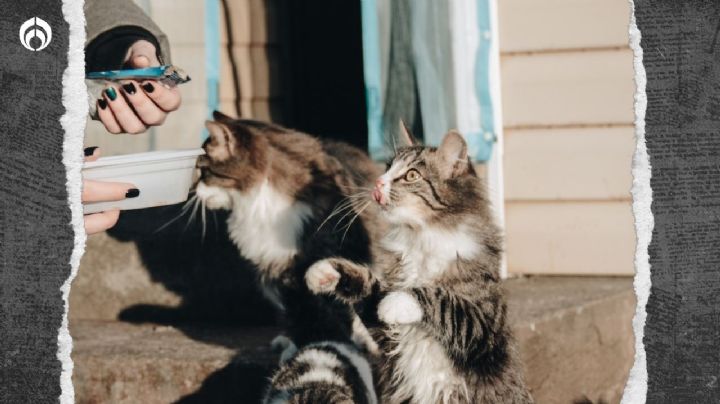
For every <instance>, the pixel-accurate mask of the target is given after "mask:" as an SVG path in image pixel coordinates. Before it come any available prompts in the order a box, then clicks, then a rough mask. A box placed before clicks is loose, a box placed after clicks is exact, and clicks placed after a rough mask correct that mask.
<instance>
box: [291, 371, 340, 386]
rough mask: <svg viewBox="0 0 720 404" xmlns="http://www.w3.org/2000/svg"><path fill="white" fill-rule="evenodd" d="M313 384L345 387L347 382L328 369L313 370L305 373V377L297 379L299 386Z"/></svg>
mask: <svg viewBox="0 0 720 404" xmlns="http://www.w3.org/2000/svg"><path fill="white" fill-rule="evenodd" d="M313 382H318V383H327V384H334V385H336V386H344V385H345V382H344V381H343V380H342V378H340V376H338V375H336V374H335V372H333V371H332V369H328V368H319V369H312V370H310V371H308V372H307V373H303V375H302V376H300V377H298V379H297V383H298V384H305V383H313Z"/></svg>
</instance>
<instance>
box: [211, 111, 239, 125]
mask: <svg viewBox="0 0 720 404" xmlns="http://www.w3.org/2000/svg"><path fill="white" fill-rule="evenodd" d="M213 119H214V120H216V121H219V122H226V123H228V122H232V121H234V120H235V118H233V117H231V116H230V115H225V114H223V113H222V112H220V111H213Z"/></svg>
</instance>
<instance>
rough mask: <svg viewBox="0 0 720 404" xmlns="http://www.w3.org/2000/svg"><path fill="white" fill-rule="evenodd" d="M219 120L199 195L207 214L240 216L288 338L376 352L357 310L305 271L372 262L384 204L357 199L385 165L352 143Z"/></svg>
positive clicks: (202, 164)
mask: <svg viewBox="0 0 720 404" xmlns="http://www.w3.org/2000/svg"><path fill="white" fill-rule="evenodd" d="M214 118H215V120H214V121H208V122H207V123H206V126H207V128H208V131H209V135H210V136H209V137H208V139H207V140H206V141H205V143H204V144H203V148H204V149H205V152H206V154H205V155H204V156H201V157H200V158H199V159H198V168H199V169H200V179H199V181H198V184H197V187H196V196H197V198H198V199H199V200H200V201H201V202H202V203H203V208H209V209H227V210H230V211H231V212H230V215H229V218H228V231H229V233H230V238H231V239H232V240H233V242H234V243H235V244H236V245H237V247H238V248H239V250H240V253H241V254H242V255H243V256H244V257H245V258H247V259H249V260H250V261H252V262H253V263H254V264H255V265H256V266H257V269H258V274H259V280H260V283H261V285H262V288H263V291H264V292H265V294H266V295H267V297H268V298H269V299H270V300H271V301H273V302H274V303H275V304H276V305H277V307H278V308H279V309H280V310H281V311H282V313H283V314H284V316H283V318H284V319H285V326H286V332H287V334H288V336H289V337H290V338H291V339H292V340H293V341H294V342H295V343H296V344H297V345H298V346H300V347H303V346H305V345H306V344H308V343H311V342H317V341H321V340H330V341H345V340H348V338H350V337H352V338H353V340H354V341H356V342H358V343H359V344H360V345H362V346H364V347H365V348H366V349H367V350H369V351H371V352H372V351H375V350H376V349H377V347H376V345H375V343H374V341H373V340H372V339H371V338H370V336H369V334H368V332H367V329H366V328H365V327H364V326H363V323H362V322H360V321H359V319H358V317H357V316H356V315H355V314H354V313H355V311H354V310H353V309H352V308H351V307H350V306H349V305H347V304H345V303H343V302H339V301H337V300H336V299H332V298H329V297H327V296H316V295H314V294H312V293H310V291H309V290H308V289H307V286H306V284H305V282H304V275H305V271H306V270H307V268H308V267H309V266H310V265H311V264H313V263H315V262H316V261H318V260H321V259H323V258H327V257H333V256H340V257H344V258H347V259H349V260H352V261H354V262H365V263H368V262H369V261H370V258H371V256H370V245H371V239H372V229H373V228H374V225H373V222H372V217H374V216H376V213H375V214H373V213H372V211H373V210H374V209H376V208H375V207H374V206H372V205H371V204H368V203H366V204H365V205H364V206H359V205H358V204H356V203H354V202H355V201H354V200H353V199H352V194H354V193H357V192H358V190H359V189H367V188H368V187H369V186H370V185H371V182H372V178H374V177H375V176H376V175H377V174H378V172H377V171H378V170H377V168H376V166H375V165H374V164H373V162H372V161H371V160H370V159H369V157H368V156H367V155H366V154H365V153H363V152H362V151H360V150H358V149H356V148H354V147H351V146H349V145H347V144H344V143H340V142H334V141H320V140H318V139H316V138H314V137H312V136H309V135H306V134H304V133H300V132H297V131H293V130H290V129H286V128H284V127H281V126H278V125H274V124H269V123H264V122H259V121H253V120H247V119H233V118H230V117H228V116H225V115H223V114H221V113H219V112H215V114H214ZM348 197H350V199H348ZM338 207H340V208H341V209H340V212H339V213H338V210H337V208H338Z"/></svg>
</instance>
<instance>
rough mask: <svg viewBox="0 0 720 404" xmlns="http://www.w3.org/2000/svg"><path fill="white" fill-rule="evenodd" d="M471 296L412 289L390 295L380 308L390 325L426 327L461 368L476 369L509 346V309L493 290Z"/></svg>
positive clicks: (382, 315)
mask: <svg viewBox="0 0 720 404" xmlns="http://www.w3.org/2000/svg"><path fill="white" fill-rule="evenodd" d="M473 290H474V293H472V294H468V295H465V294H462V293H457V292H455V291H453V290H448V289H444V288H437V287H435V288H433V287H430V288H413V289H409V290H406V291H397V292H392V293H390V294H388V295H387V296H386V297H385V298H384V299H383V300H382V301H381V302H380V305H379V307H378V317H379V318H380V320H381V321H383V322H385V323H387V324H414V323H415V324H423V325H425V326H426V327H427V328H428V329H429V330H430V331H431V332H432V334H433V336H434V337H435V338H436V339H437V340H438V341H439V342H440V343H441V344H442V345H443V346H444V347H445V350H446V352H447V353H448V356H449V357H450V358H451V359H452V360H453V361H454V362H455V363H456V364H457V365H459V366H461V367H474V366H475V365H477V364H479V363H480V362H481V361H482V360H483V358H484V357H485V355H486V354H487V353H488V352H490V351H491V350H494V349H495V348H497V347H499V346H500V345H502V347H501V348H504V344H505V342H506V340H505V337H506V334H505V332H504V327H505V315H506V311H507V308H506V305H505V302H504V300H503V299H502V297H501V295H500V292H499V291H497V290H496V288H494V287H490V288H488V289H481V290H477V289H473Z"/></svg>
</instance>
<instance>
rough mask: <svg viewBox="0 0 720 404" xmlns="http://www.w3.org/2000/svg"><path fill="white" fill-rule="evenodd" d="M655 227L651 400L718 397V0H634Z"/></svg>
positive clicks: (649, 331)
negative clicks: (643, 83)
mask: <svg viewBox="0 0 720 404" xmlns="http://www.w3.org/2000/svg"><path fill="white" fill-rule="evenodd" d="M635 17H636V20H637V25H638V28H639V29H640V32H641V35H642V40H641V46H642V48H643V64H644V66H645V71H646V76H647V87H646V95H647V101H648V102H647V110H646V117H645V136H646V142H647V149H648V154H649V156H650V165H651V166H652V178H651V180H650V184H651V188H652V193H653V202H652V206H651V210H652V213H653V215H654V220H655V227H654V231H653V234H652V241H651V243H650V248H649V254H650V269H651V280H652V287H651V294H650V297H649V300H648V304H647V307H646V309H647V322H646V325H645V338H644V343H645V350H646V353H647V370H648V392H647V402H650V403H655V402H663V403H686V402H697V403H711V402H720V390H719V389H720V381H719V380H718V377H720V374H719V373H718V369H720V350H719V349H718V343H720V294H719V293H718V288H719V287H720V43H719V35H718V34H719V33H720V2H718V1H717V0H705V1H678V0H663V1H649V0H639V1H636V2H635Z"/></svg>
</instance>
